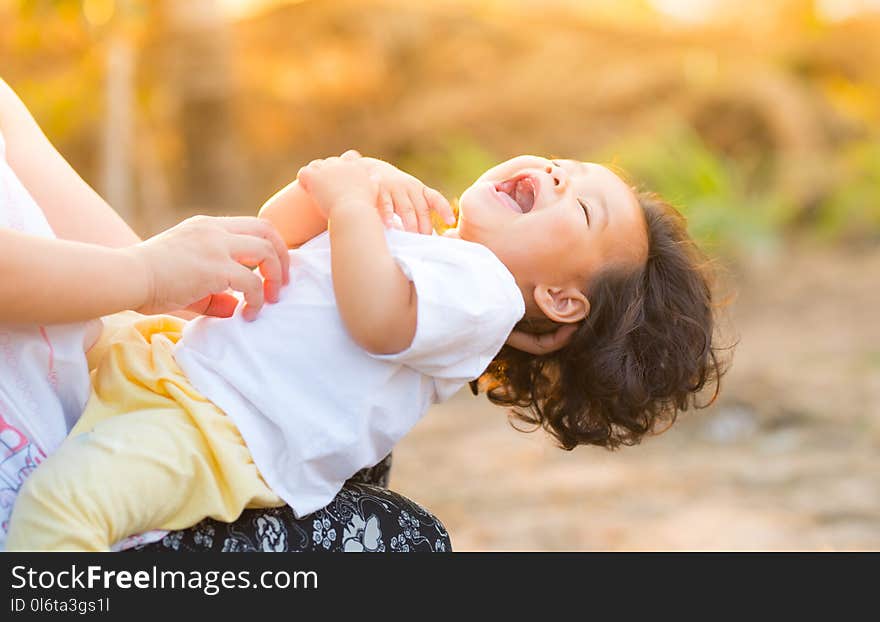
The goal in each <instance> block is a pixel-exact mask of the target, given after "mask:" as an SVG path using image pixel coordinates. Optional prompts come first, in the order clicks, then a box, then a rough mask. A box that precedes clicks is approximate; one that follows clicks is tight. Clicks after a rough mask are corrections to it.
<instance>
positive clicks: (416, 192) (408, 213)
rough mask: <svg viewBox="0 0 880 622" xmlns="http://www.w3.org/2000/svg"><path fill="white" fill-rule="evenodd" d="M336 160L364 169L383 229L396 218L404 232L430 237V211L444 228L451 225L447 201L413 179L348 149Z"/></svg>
mask: <svg viewBox="0 0 880 622" xmlns="http://www.w3.org/2000/svg"><path fill="white" fill-rule="evenodd" d="M340 157H341V158H342V159H344V160H352V159H358V160H360V161H361V162H363V163H365V164H367V165H368V170H369V172H370V177H371V178H372V179H374V180H375V181H376V183H378V185H379V196H378V202H377V207H378V209H379V213H380V214H381V216H382V221H383V222H384V223H385V226H386V227H391V226H392V216H393V215H394V214H397V215H398V216H399V217H400V220H401V222H402V223H403V228H404V230H406V231H411V232H413V233H423V234H430V233H431V232H432V231H433V230H434V227H433V225H432V224H431V212H432V211H434V212H437V214H438V215H439V216H440V217H441V218H442V219H443V220H444V221H445V222H446V224H447V225H454V224H455V213H454V212H453V211H452V206H451V205H449V201H447V200H446V198H445V197H444V196H443V195H442V194H440V193H439V192H438V191H437V190H434V189H433V188H429V187H428V186H426V185H425V184H423V183H422V182H421V181H420V180H419V179H417V178H416V177H413V176H412V175H410V174H409V173H405V172H403V171H402V170H400V169H399V168H397V167H396V166H394V165H392V164H389V163H388V162H385V161H384V160H378V159H376V158H365V157H363V156H361V155H360V154H359V153H358V152H357V151H355V150H354V149H349V150H348V151H346V152H345V153H343V154H342V156H340Z"/></svg>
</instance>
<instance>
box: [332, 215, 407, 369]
mask: <svg viewBox="0 0 880 622" xmlns="http://www.w3.org/2000/svg"><path fill="white" fill-rule="evenodd" d="M330 245H331V249H332V250H331V266H332V271H333V290H334V293H335V295H336V303H337V307H338V308H339V314H340V316H341V317H342V321H343V323H344V324H345V326H346V328H347V329H348V331H349V333H350V334H351V336H352V338H353V339H354V340H355V341H356V342H357V343H358V345H360V346H361V347H362V348H364V349H366V350H368V351H370V352H373V353H376V354H390V353H394V352H399V351H401V350H403V349H405V348H406V347H408V346H409V345H410V343H411V342H412V340H413V336H414V335H415V328H416V301H415V289H414V288H413V285H412V283H411V282H410V281H409V279H407V278H406V276H405V275H404V274H403V272H402V271H401V269H400V267H399V266H398V265H397V262H396V261H395V260H394V258H393V257H392V256H391V252H390V251H389V249H388V243H387V242H386V240H385V230H384V227H383V226H382V223H381V220H380V218H379V215H378V214H377V212H376V210H375V208H374V207H373V206H372V205H366V204H364V205H359V204H347V205H344V206H341V207H339V208H337V209H336V210H335V211H334V212H333V213H332V214H331V215H330Z"/></svg>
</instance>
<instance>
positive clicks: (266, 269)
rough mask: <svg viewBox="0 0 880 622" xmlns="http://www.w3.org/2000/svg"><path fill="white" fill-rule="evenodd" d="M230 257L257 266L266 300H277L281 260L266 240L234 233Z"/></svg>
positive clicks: (244, 263) (241, 262) (279, 288)
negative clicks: (262, 279) (262, 280)
mask: <svg viewBox="0 0 880 622" xmlns="http://www.w3.org/2000/svg"><path fill="white" fill-rule="evenodd" d="M231 244H232V248H231V251H232V253H231V254H232V258H233V259H235V261H237V262H238V263H240V264H243V265H245V266H248V267H249V268H253V267H256V266H259V268H260V274H262V275H263V278H264V279H265V281H264V286H263V290H264V292H265V294H266V300H268V301H269V302H278V296H279V294H280V291H281V283H282V274H281V262H280V261H279V259H278V256H277V255H276V254H275V252H274V248H273V247H272V244H271V243H270V242H269V241H268V240H264V239H261V238H256V237H252V236H247V235H236V236H233V238H232V242H231Z"/></svg>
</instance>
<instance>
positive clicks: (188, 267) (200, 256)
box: [126, 216, 290, 320]
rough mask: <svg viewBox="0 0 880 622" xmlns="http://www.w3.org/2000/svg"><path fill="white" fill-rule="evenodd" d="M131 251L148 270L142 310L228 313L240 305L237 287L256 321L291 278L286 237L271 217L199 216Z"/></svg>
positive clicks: (248, 316)
mask: <svg viewBox="0 0 880 622" xmlns="http://www.w3.org/2000/svg"><path fill="white" fill-rule="evenodd" d="M126 251H127V252H129V253H130V254H131V255H132V256H134V257H135V258H136V259H137V260H138V263H139V265H140V266H141V267H142V269H143V275H144V280H145V284H146V292H145V295H144V298H143V300H144V303H143V304H142V305H141V306H140V307H139V308H137V309H135V310H136V311H138V312H140V313H147V314H149V313H166V312H169V311H175V310H178V309H188V310H190V311H195V312H197V313H202V314H205V315H212V316H217V317H228V316H230V315H232V312H233V311H234V310H235V306H236V305H237V304H238V300H237V299H236V298H235V297H234V296H232V295H230V294H229V293H228V290H229V289H232V290H235V291H238V292H241V293H242V294H244V300H245V306H244V309H243V311H242V315H243V316H244V318H245V319H247V320H252V319H254V317H256V315H257V313H258V312H259V311H260V309H261V308H262V306H263V303H264V301H269V302H275V301H277V300H278V295H279V291H280V289H281V286H282V284H286V283H287V282H288V280H289V278H290V277H289V268H290V258H289V256H288V254H287V248H286V247H285V245H284V242H283V241H282V240H281V236H279V235H278V233H277V232H276V231H275V229H274V227H272V225H271V224H270V223H268V222H267V221H265V220H260V219H257V218H251V217H246V216H241V217H231V218H218V217H210V216H194V217H192V218H189V219H187V220H185V221H183V222H182V223H180V224H178V225H176V226H175V227H172V228H171V229H168V230H167V231H164V232H163V233H160V234H158V235H156V236H154V237H152V238H150V239H149V240H146V241H144V242H141V243H140V244H136V245H134V246H131V247H129V248H128V249H126ZM254 267H259V272H260V274H262V276H263V278H260V275H259V274H257V273H255V272H254V271H253V268H254Z"/></svg>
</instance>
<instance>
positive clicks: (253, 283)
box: [228, 265, 264, 321]
mask: <svg viewBox="0 0 880 622" xmlns="http://www.w3.org/2000/svg"><path fill="white" fill-rule="evenodd" d="M228 282H229V287H230V288H232V289H234V290H235V291H237V292H241V293H242V294H244V308H243V309H242V312H241V314H242V316H244V319H246V320H248V321H250V320H253V319H254V318H255V317H257V313H259V312H260V309H262V308H263V300H264V298H263V279H261V278H260V277H259V275H258V274H257V273H256V272H252V271H251V270H248V269H247V268H245V267H244V266H242V265H235V266H233V267H232V270H230V272H229V277H228Z"/></svg>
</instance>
